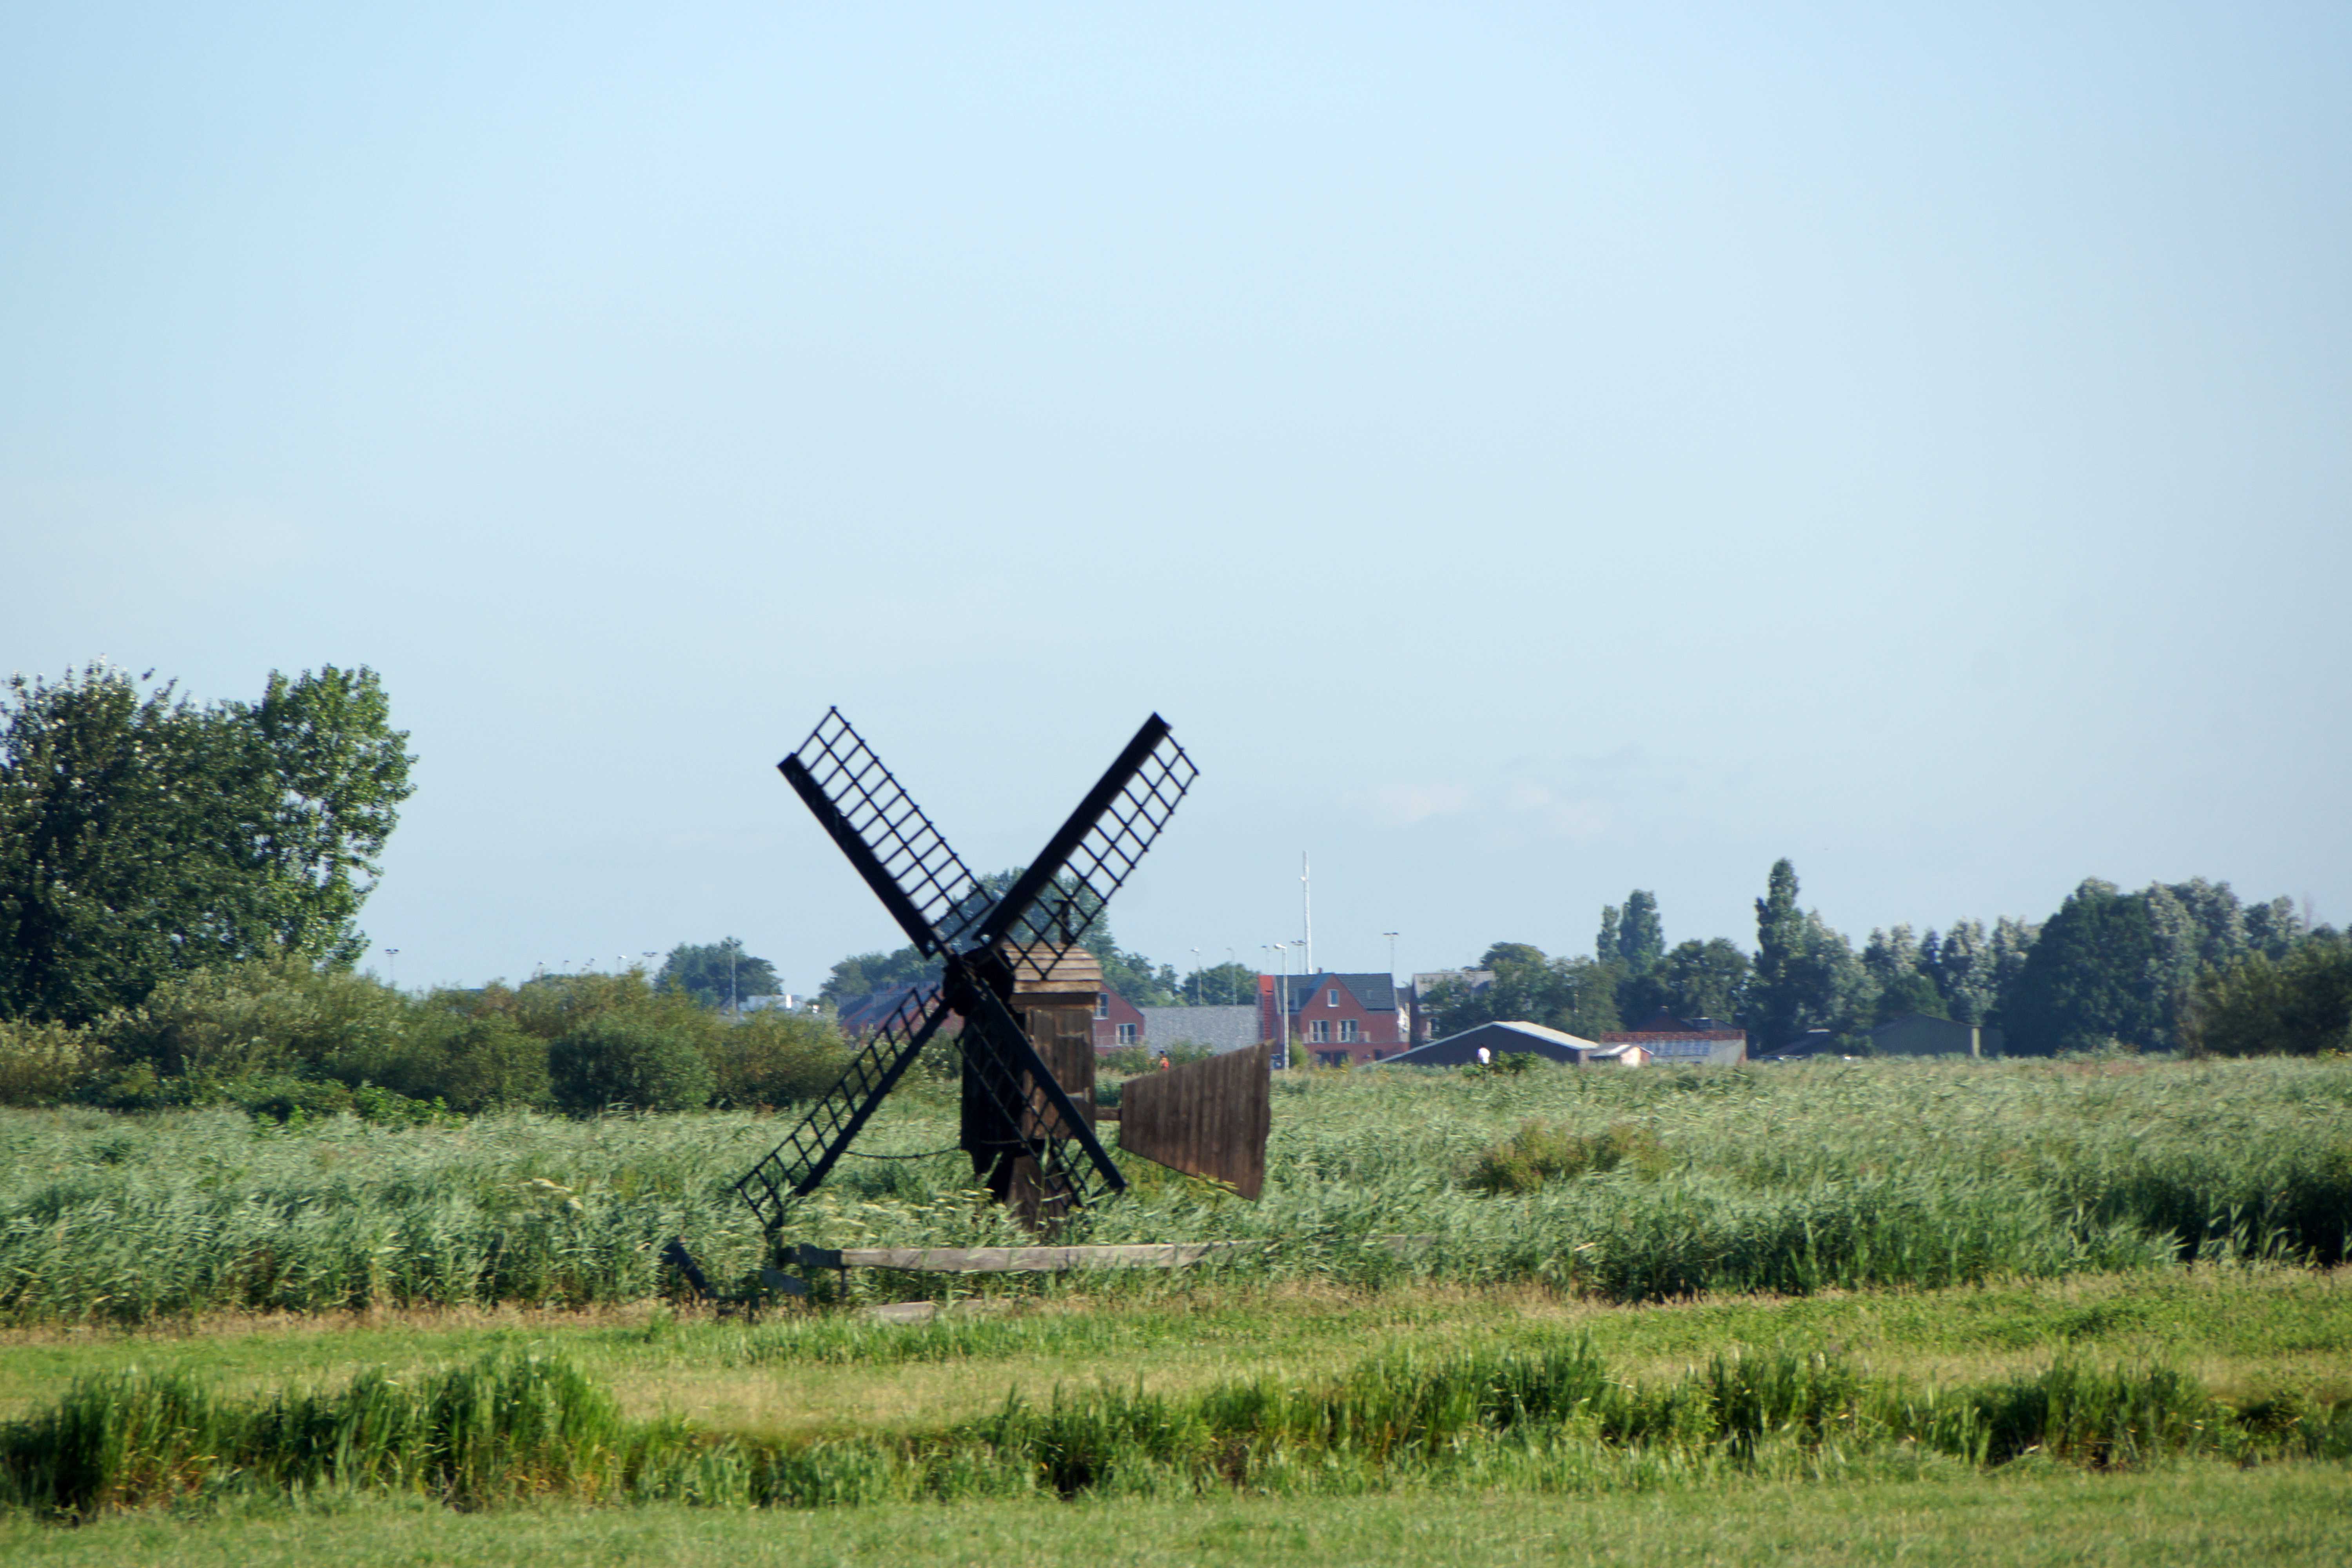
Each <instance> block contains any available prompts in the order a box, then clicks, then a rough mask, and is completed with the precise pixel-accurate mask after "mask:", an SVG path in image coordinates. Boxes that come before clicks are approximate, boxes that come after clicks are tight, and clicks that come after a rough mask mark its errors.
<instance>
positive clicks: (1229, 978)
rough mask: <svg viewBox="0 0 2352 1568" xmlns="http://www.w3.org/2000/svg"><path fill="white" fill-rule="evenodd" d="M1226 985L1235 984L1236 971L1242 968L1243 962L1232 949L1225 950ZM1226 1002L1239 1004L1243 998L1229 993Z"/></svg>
mask: <svg viewBox="0 0 2352 1568" xmlns="http://www.w3.org/2000/svg"><path fill="white" fill-rule="evenodd" d="M1225 965H1226V967H1225V984H1227V985H1231V984H1234V970H1236V969H1239V968H1240V967H1241V961H1240V960H1239V959H1237V958H1235V957H1234V950H1233V949H1232V948H1230V947H1229V948H1227V949H1225ZM1225 1000H1226V1001H1228V1002H1238V1001H1240V1000H1241V998H1240V997H1238V996H1235V995H1234V994H1231V993H1230V992H1229V993H1227V994H1226V996H1225Z"/></svg>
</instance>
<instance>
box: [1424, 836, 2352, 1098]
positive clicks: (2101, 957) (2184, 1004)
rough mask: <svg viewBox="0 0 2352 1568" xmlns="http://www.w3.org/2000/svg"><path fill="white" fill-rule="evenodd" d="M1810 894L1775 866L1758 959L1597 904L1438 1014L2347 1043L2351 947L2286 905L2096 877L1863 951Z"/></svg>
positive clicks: (1862, 1042)
mask: <svg viewBox="0 0 2352 1568" xmlns="http://www.w3.org/2000/svg"><path fill="white" fill-rule="evenodd" d="M1798 895H1799V887H1798V881H1797V872H1796V868H1795V867H1794V866H1793V865H1792V864H1791V863H1790V862H1789V861H1788V860H1786V859H1783V860H1780V861H1779V862H1777V863H1776V864H1775V865H1774V866H1773V867H1772V869H1771V872H1770V873H1769V877H1768V879H1767V881H1766V888H1765V892H1764V896H1763V897H1762V898H1759V899H1758V900H1756V947H1755V950H1754V952H1748V951H1747V950H1745V949H1742V948H1741V947H1739V946H1738V944H1737V943H1735V942H1731V941H1729V940H1728V939H1727V938H1723V937H1715V938H1711V939H1708V940H1706V941H1696V940H1693V941H1685V942H1679V943H1677V944H1675V945H1674V946H1673V947H1668V946H1667V945H1666V942H1665V935H1664V925H1663V922H1662V921H1661V919H1660V916H1659V910H1658V903H1657V899H1656V897H1655V895H1654V894H1653V893H1650V892H1647V891H1644V890H1642V889H1635V890H1634V891H1633V893H1631V894H1629V895H1628V896H1627V898H1626V900H1625V902H1624V904H1623V905H1622V906H1618V905H1611V906H1608V907H1606V908H1604V909H1603V910H1601V923H1600V929H1599V931H1598V933H1597V934H1596V936H1595V939H1594V942H1593V952H1592V954H1591V956H1590V957H1586V956H1581V955H1579V956H1572V957H1571V956H1560V957H1554V956H1550V955H1548V954H1546V953H1545V952H1543V951H1542V950H1541V949H1539V948H1537V947H1534V946H1532V945H1531V944H1528V943H1526V942H1497V943H1496V944H1495V945H1493V946H1492V947H1490V948H1488V949H1487V950H1486V953H1485V954H1484V955H1483V956H1482V957H1481V958H1480V960H1479V961H1478V967H1479V968H1481V969H1486V970H1491V971H1492V972H1493V974H1494V980H1493V982H1492V984H1488V985H1486V986H1483V987H1478V988H1474V987H1472V986H1471V985H1469V984H1465V983H1464V982H1462V981H1459V980H1454V981H1448V982H1445V983H1444V984H1440V985H1438V986H1437V987H1435V988H1434V990H1433V993H1432V995H1431V996H1430V998H1429V999H1428V1001H1427V1004H1426V1005H1428V1006H1429V1007H1430V1008H1431V1010H1432V1011H1433V1013H1434V1014H1435V1016H1436V1019H1437V1026H1438V1027H1439V1029H1440V1030H1441V1031H1442V1032H1444V1033H1449V1034H1450V1033H1453V1032H1454V1031H1456V1030H1459V1029H1464V1028H1469V1027H1472V1026H1475V1025H1478V1024H1481V1023H1486V1022H1491V1021H1495V1020H1500V1019H1524V1020H1527V1021H1529V1022H1534V1023H1540V1024H1545V1025H1549V1026H1551V1027H1554V1028H1559V1029H1563V1030H1566V1031H1568V1032H1569V1033H1570V1034H1576V1035H1581V1036H1584V1037H1593V1036H1595V1035H1598V1034H1601V1033H1604V1032H1608V1031H1612V1030H1618V1029H1623V1028H1627V1027H1631V1026H1633V1025H1636V1024H1638V1023H1639V1022H1641V1021H1642V1020H1643V1019H1644V1018H1647V1017H1649V1016H1652V1015H1654V1014H1656V1013H1658V1012H1660V1011H1664V1012H1665V1013H1668V1014H1671V1015H1673V1016H1675V1017H1677V1018H1682V1019H1685V1020H1690V1019H1698V1018H1707V1019H1712V1020H1715V1021H1716V1022H1717V1023H1719V1024H1721V1025H1724V1026H1729V1027H1737V1028H1742V1029H1745V1030H1747V1031H1748V1036H1749V1038H1750V1041H1751V1049H1754V1050H1756V1051H1758V1052H1759V1053H1762V1052H1769V1051H1772V1050H1776V1049H1779V1048H1780V1047H1784V1046H1786V1045H1789V1044H1790V1043H1791V1042H1794V1041H1796V1040H1798V1039H1800V1038H1801V1037H1804V1036H1806V1035H1807V1034H1808V1033H1809V1032H1811V1031H1814V1030H1820V1031H1823V1032H1825V1033H1826V1035H1827V1036H1828V1037H1829V1039H1830V1040H1831V1042H1832V1044H1833V1046H1834V1047H1836V1048H1838V1049H1840V1050H1842V1051H1844V1052H1847V1053H1850V1054H1861V1053H1863V1052H1864V1051H1866V1050H1867V1049H1868V1048H1869V1031H1870V1030H1871V1029H1872V1028H1873V1027H1874V1026H1876V1025H1878V1024H1883V1023H1885V1022H1886V1021H1887V1020H1889V1019H1891V1018H1894V1017H1895V1016H1899V1015H1901V1014H1905V1013H1918V1014H1924V1015H1927V1016H1931V1017H1938V1018H1949V1019H1952V1020H1954V1021H1956V1022H1958V1023H1964V1024H1972V1025H1979V1026H1990V1027H1994V1028H1999V1029H2000V1030H2001V1031H2002V1032H2003V1033H2004V1035H2005V1036H2006V1049H2007V1051H2008V1052H2009V1053H2010V1054H2011V1055H2026V1056H2036V1055H2042V1056H2046V1055H2051V1054H2054V1053H2057V1052H2061V1051H2082V1050H2092V1049H2097V1048H2101V1047H2110V1046H2117V1045H2120V1046H2125V1047H2131V1048H2135V1049H2147V1050H2188V1051H2198V1052H2206V1053H2210V1054H2229V1055H2246V1054H2253V1053H2256V1052H2260V1051H2265V1050H2280V1051H2294V1052H2302V1053H2305V1054H2308V1053H2311V1052H2315V1051H2319V1050H2345V1049H2352V1036H2348V1035H2347V1031H2352V939H2347V937H2346V936H2344V935H2342V934H2340V933H2338V932H2336V931H2333V930H2331V929H2329V928H2327V927H2325V926H2321V927H2318V928H2315V929H2306V928H2305V921H2303V919H2302V918H2301V917H2300V916H2299V915H2298V914H2297V912H2296V910H2295V908H2294V901H2293V900H2289V899H2284V898H2278V899H2273V900H2269V901H2267V902H2263V903H2253V904H2247V903H2242V902H2241V901H2240V900H2239V899H2238V897H2237V895H2236V894H2235V893H2234V892H2233V891H2231V888H2230V885H2229V884H2228V883H2227V882H2220V883H2215V882H2208V881H2206V880H2205V879H2202V878H2199V879H2192V880H2190V881H2187V882H2179V883H2162V882H2157V883H2151V884H2149V885H2148V886H2147V887H2146V888H2144V889H2140V890H2138V891H2137V892H2125V891H2123V890H2121V889H2118V888H2116V886H2115V885H2114V884H2112V883H2109V882H2105V881H2101V880H2099V879H2095V878H2094V879H2088V880H2085V881H2084V883H2083V884H2082V885H2081V886H2080V887H2078V888H2077V889H2075V890H2074V892H2073V893H2072V894H2071V895H2069V896H2068V898H2067V900H2066V901H2065V903H2064V904H2063V906H2061V907H2060V909H2059V910H2057V911H2056V912H2055V913H2053V915H2051V917H2050V918H2049V919H2048V920H2046V921H2040V922H2038V923H2037V922H2030V921H2021V920H2016V919H2012V918H2011V917H2009V916H2002V917H2000V919H1998V920H1996V921H1993V922H1992V923H1991V924H1990V926H1988V925H1987V924H1986V923H1985V922H1983V921H1979V920H1959V921H1953V922H1952V923H1951V924H1950V925H1949V926H1948V927H1945V928H1943V929H1941V930H1937V929H1935V928H1932V927H1931V928H1930V929H1928V931H1927V932H1926V933H1925V934H1924V935H1921V934H1919V933H1917V932H1916V931H1914V930H1913V929H1912V928H1911V927H1910V926H1909V925H1907V924H1905V925H1897V926H1895V927H1894V928H1892V929H1891V930H1874V931H1872V932H1871V933H1870V936H1869V939H1868V941H1866V942H1864V943H1863V944H1862V946H1861V947H1860V948H1859V949H1857V948H1856V947H1855V945H1854V943H1853V942H1852V941H1851V940H1850V939H1849V938H1848V937H1846V936H1845V935H1844V934H1843V932H1840V931H1837V930H1835V929H1834V928H1832V926H1831V925H1830V924H1829V923H1828V922H1827V921H1824V920H1823V919H1822V916H1821V913H1820V911H1818V910H1806V909H1804V908H1802V907H1801V904H1800V902H1799V896H1798Z"/></svg>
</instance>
